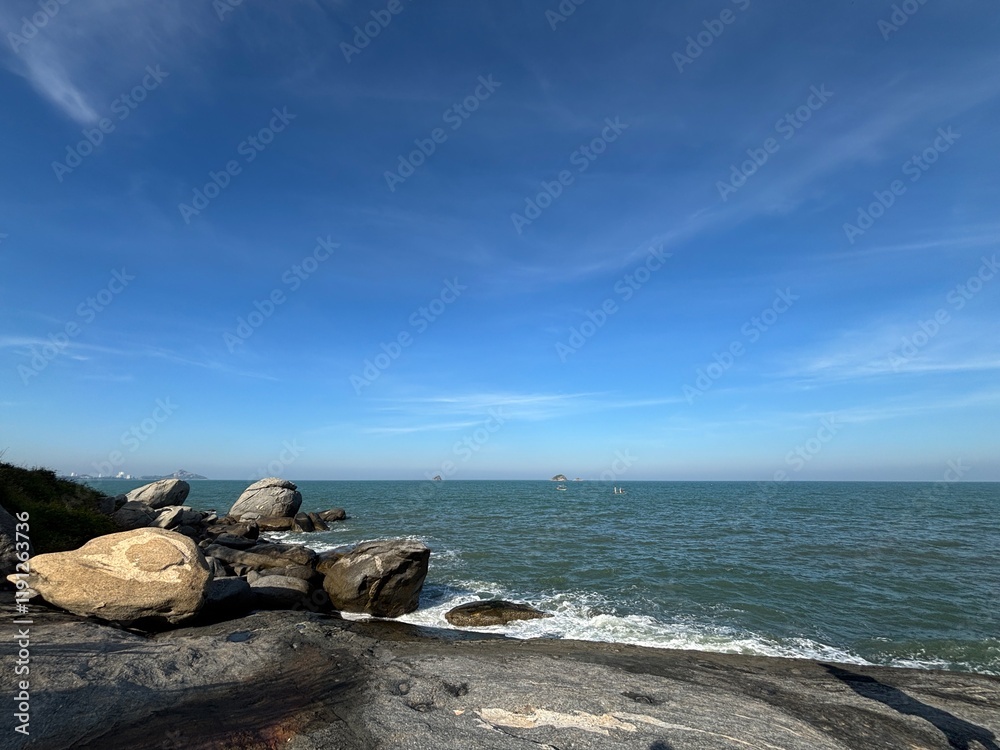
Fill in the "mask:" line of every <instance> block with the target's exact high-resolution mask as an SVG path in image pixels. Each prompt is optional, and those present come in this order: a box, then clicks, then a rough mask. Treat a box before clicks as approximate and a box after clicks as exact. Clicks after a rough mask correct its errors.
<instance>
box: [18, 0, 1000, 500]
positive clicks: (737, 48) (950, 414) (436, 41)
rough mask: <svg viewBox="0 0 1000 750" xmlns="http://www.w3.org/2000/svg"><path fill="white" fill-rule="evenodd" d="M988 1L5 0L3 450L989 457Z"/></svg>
mask: <svg viewBox="0 0 1000 750" xmlns="http://www.w3.org/2000/svg"><path fill="white" fill-rule="evenodd" d="M998 32H1000V8H998V7H997V4H996V3H995V2H989V1H987V0H965V1H964V2H961V3H944V2H941V1H940V0H926V2H923V3H921V2H917V0H908V1H907V2H903V3H890V2H881V1H872V2H856V3H854V2H852V3H847V2H832V3H789V2H771V3H768V2H764V0H717V1H715V2H708V1H702V2H683V1H682V2H671V3H656V2H645V1H639V0H635V1H631V2H623V3H600V2H597V0H586V1H583V0H575V2H571V1H570V0H564V1H563V2H562V3H558V2H555V1H554V0H552V1H550V2H538V3H531V2H523V1H512V2H503V3H496V2H495V3H486V2H479V1H475V0H463V1H462V2H447V3H429V2H428V3H422V2H414V1H412V0H392V1H391V2H383V1H382V0H375V2H355V1H354V0H288V1H287V2H282V3H263V2H251V1H250V0H246V2H238V0H216V1H215V2H211V1H210V0H198V1H197V2H196V1H195V0H158V1H157V2H145V1H143V2H139V1H138V0H49V2H45V1H44V0H7V1H6V2H4V4H3V6H2V9H0V35H2V39H0V101H2V102H3V105H2V108H0V127H2V132H3V138H2V139H0V159H2V164H3V169H2V170H0V269H2V275H0V450H5V451H6V452H5V455H4V458H5V460H7V461H11V462H14V463H19V464H24V465H29V466H34V465H42V466H48V467H51V468H53V469H56V470H57V471H59V472H65V473H69V472H76V473H87V474H94V475H97V474H104V475H109V474H116V473H118V472H125V473H131V474H136V475H140V474H166V473H169V472H172V471H174V470H176V469H178V468H183V469H186V470H188V471H192V472H196V473H199V474H203V475H205V476H208V477H210V478H215V479H223V478H233V479H242V478H248V479H249V478H257V477H261V476H270V475H278V476H282V477H286V478H290V479H293V480H295V479H423V478H428V477H432V476H434V475H441V476H442V477H443V478H444V479H446V480H447V479H483V478H496V479H505V478H525V479H528V478H547V477H549V476H551V475H553V474H555V473H564V474H566V475H567V476H569V477H570V478H573V477H581V478H584V479H603V480H606V481H614V482H626V481H630V480H672V479H684V480H688V479H690V480H728V479H734V480H737V479H746V480H759V481H777V482H782V481H797V480H921V481H936V482H942V483H945V484H946V483H949V482H952V481H958V480H961V481H997V480H1000V450H998V448H1000V431H998V429H997V425H998V424H1000V381H998V374H1000V336H998V334H1000V314H998V313H1000V266H998V265H997V260H998V257H1000V246H998V245H1000V231H998V230H1000V218H998V212H997V207H998V205H1000V201H998V198H1000V181H998V180H997V174H998V171H1000V128H997V127H996V123H997V122H998V115H1000V77H998V76H997V70H998V69H1000V48H998V47H997V44H996V40H997V38H998Z"/></svg>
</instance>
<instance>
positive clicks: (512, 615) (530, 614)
mask: <svg viewBox="0 0 1000 750" xmlns="http://www.w3.org/2000/svg"><path fill="white" fill-rule="evenodd" d="M542 617H552V615H550V614H548V613H547V612H542V611H541V610H540V609H535V608H534V607H530V606H528V605H527V604H517V603H516V602H507V601H504V600H502V599H492V600H489V601H482V602H469V603H468V604H460V605H459V606H457V607H455V608H453V609H451V610H449V611H448V612H446V613H445V616H444V619H446V620H447V621H448V622H450V623H451V624H452V625H458V626H459V627H469V628H485V627H490V626H491V625H506V624H507V623H508V622H513V621H514V620H537V619H539V618H542Z"/></svg>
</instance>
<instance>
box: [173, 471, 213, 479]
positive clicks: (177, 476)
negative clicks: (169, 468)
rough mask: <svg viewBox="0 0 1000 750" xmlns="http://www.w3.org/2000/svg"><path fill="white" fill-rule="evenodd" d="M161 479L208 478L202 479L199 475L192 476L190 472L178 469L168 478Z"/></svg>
mask: <svg viewBox="0 0 1000 750" xmlns="http://www.w3.org/2000/svg"><path fill="white" fill-rule="evenodd" d="M162 478H163V479H185V480H187V479H208V477H203V476H202V475H201V474H192V473H191V472H190V471H184V469H178V470H177V471H175V472H174V473H173V474H171V475H170V476H168V477H162Z"/></svg>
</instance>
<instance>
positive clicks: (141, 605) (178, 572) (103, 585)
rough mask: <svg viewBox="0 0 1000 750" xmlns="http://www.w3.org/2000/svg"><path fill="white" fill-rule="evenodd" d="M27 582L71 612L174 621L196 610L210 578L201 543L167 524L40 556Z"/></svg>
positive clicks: (106, 617) (133, 620) (126, 621)
mask: <svg viewBox="0 0 1000 750" xmlns="http://www.w3.org/2000/svg"><path fill="white" fill-rule="evenodd" d="M30 563H31V573H30V575H29V576H28V579H27V580H28V585H29V586H30V587H31V588H32V589H34V590H35V591H37V592H38V593H39V594H40V595H41V596H42V598H43V599H45V601H47V602H49V604H53V605H55V606H56V607H60V608H62V609H65V610H67V611H69V612H72V613H73V614H77V615H84V616H94V617H99V618H101V619H102V620H110V621H114V622H119V623H124V624H132V623H136V622H139V621H149V622H158V623H167V624H175V623H178V622H181V621H182V620H185V619H187V618H189V617H192V616H193V615H195V614H197V612H198V610H199V609H201V605H202V604H203V602H204V601H205V589H206V586H207V585H208V581H209V580H210V579H211V572H210V571H209V567H208V563H207V562H206V560H205V558H204V556H203V555H202V553H201V550H200V549H198V547H197V545H196V544H195V543H194V542H193V541H191V540H190V539H187V538H185V537H183V536H181V535H180V534H175V533H174V532H172V531H164V530H163V529H136V530H134V531H123V532H121V533H117V534H107V535H105V536H99V537H96V538H94V539H91V540H90V541H89V542H87V543H86V544H85V545H83V546H82V547H80V548H79V549H77V550H73V551H72V552H53V553H50V554H44V555H36V556H35V557H32V558H31V560H30Z"/></svg>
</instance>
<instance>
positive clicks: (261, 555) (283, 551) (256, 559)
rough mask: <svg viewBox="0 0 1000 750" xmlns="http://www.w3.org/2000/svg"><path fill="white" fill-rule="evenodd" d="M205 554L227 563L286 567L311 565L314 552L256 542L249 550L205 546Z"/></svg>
mask: <svg viewBox="0 0 1000 750" xmlns="http://www.w3.org/2000/svg"><path fill="white" fill-rule="evenodd" d="M205 554H207V555H211V556H212V557H216V558H218V559H220V560H223V561H225V562H226V563H228V564H229V565H233V566H236V565H243V566H246V567H247V568H253V569H256V570H261V569H263V568H287V567H288V566H289V565H308V566H310V567H311V566H312V565H313V562H314V561H315V559H316V553H315V552H313V551H312V550H310V549H306V548H305V547H298V546H295V545H291V544H281V545H278V544H258V545H257V546H255V547H253V548H251V549H249V550H245V551H244V550H235V549H232V548H230V547H225V546H223V545H221V544H212V545H209V546H208V547H206V548H205Z"/></svg>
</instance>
